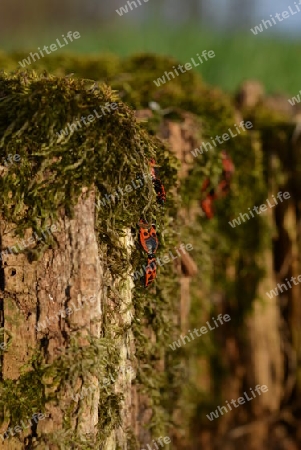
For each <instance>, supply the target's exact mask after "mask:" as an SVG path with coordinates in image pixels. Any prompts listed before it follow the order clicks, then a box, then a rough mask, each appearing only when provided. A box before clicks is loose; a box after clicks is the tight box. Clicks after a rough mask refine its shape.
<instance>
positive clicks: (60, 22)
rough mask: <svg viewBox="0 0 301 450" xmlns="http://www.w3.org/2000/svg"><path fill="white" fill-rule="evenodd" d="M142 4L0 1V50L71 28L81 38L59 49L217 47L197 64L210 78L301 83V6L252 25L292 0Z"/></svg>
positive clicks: (223, 82) (188, 54)
mask: <svg viewBox="0 0 301 450" xmlns="http://www.w3.org/2000/svg"><path fill="white" fill-rule="evenodd" d="M140 3H141V5H140V6H139V3H138V2H137V0H136V4H137V7H135V6H134V5H132V10H131V9H130V8H129V6H127V7H128V13H126V14H123V15H122V16H120V15H119V14H118V13H117V12H116V10H117V9H120V8H121V7H123V6H124V5H127V2H126V1H125V0H111V1H110V2H106V1H105V0H73V1H71V0H52V1H51V2H47V0H46V2H45V3H43V2H40V1H39V0H27V1H26V2H24V1H23V0H1V6H0V49H3V50H5V51H12V50H25V51H28V53H29V51H36V50H37V48H38V47H41V48H42V47H43V46H44V45H50V44H51V43H54V42H55V41H56V39H59V38H61V37H62V34H65V35H66V33H67V32H68V31H69V30H71V31H79V33H80V34H81V38H80V39H79V40H77V41H74V42H73V43H70V44H69V45H68V46H66V47H65V48H64V49H62V50H60V51H61V52H64V51H65V52H72V53H74V52H78V53H85V54H95V53H102V52H113V53H116V54H118V55H121V56H125V55H129V54H133V53H140V52H153V53H159V54H165V55H170V56H174V57H176V58H177V59H178V60H179V61H181V62H182V63H185V62H188V61H190V59H191V58H193V57H195V56H196V54H197V53H200V52H202V51H203V50H208V51H209V50H214V51H215V54H216V57H215V58H214V59H212V60H210V61H209V62H207V63H205V64H203V65H200V66H199V67H198V68H197V70H199V71H200V72H201V73H202V75H203V77H204V79H205V80H206V81H207V82H208V83H209V84H214V85H219V86H221V87H222V88H223V89H225V90H227V91H233V90H235V89H236V88H237V86H238V85H239V84H240V83H241V82H242V81H243V80H245V79H254V78H255V79H258V80H259V81H262V82H263V83H264V85H265V87H266V89H267V91H268V92H274V93H275V92H276V93H284V94H289V95H290V96H291V95H296V94H297V93H298V92H299V90H300V89H301V76H300V75H301V42H300V35H301V13H299V14H295V15H294V16H291V17H289V18H288V19H287V20H286V21H282V22H281V23H277V24H276V25H273V27H271V28H268V29H267V30H264V31H263V32H262V33H260V34H258V35H257V36H255V35H253V33H252V32H251V31H250V28H251V27H252V28H254V27H255V26H256V25H258V24H259V23H260V22H261V21H262V20H263V19H264V20H267V19H269V18H270V17H269V16H270V14H273V15H275V14H276V13H277V12H278V13H282V11H284V10H285V9H287V8H288V5H290V3H289V2H285V3H286V4H283V2H282V1H281V0H274V1H271V0H264V1H263V2H262V1H259V0H253V2H250V1H249V0H248V1H247V0H215V1H214V2H212V3H210V5H209V4H208V2H207V3H205V1H204V0H203V1H202V0H185V2H183V1H179V0H148V2H147V3H144V0H140ZM293 3H294V2H291V7H293V8H294V4H293ZM55 53H56V54H58V53H59V51H57V52H55ZM46 57H47V56H46Z"/></svg>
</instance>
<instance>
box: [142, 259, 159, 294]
mask: <svg viewBox="0 0 301 450" xmlns="http://www.w3.org/2000/svg"><path fill="white" fill-rule="evenodd" d="M156 276H157V266H156V258H154V257H152V258H151V257H148V258H147V266H146V270H145V277H144V287H146V288H147V287H148V286H149V285H150V284H152V282H153V281H154V280H155V278H156Z"/></svg>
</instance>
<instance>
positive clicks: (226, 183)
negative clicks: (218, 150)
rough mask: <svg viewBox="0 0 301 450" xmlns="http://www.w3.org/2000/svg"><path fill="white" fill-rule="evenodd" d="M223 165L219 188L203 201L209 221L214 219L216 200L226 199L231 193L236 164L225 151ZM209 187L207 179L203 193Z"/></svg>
mask: <svg viewBox="0 0 301 450" xmlns="http://www.w3.org/2000/svg"><path fill="white" fill-rule="evenodd" d="M222 165H223V173H222V178H221V180H220V182H219V183H218V186H217V187H216V189H211V190H210V191H209V192H208V193H207V194H206V196H205V198H203V200H201V207H202V210H203V211H204V213H205V214H206V217H207V218H208V219H212V217H214V209H213V202H214V200H216V199H217V198H220V197H224V196H225V195H227V194H228V193H229V191H230V182H231V179H232V175H233V173H234V164H233V162H232V159H231V158H230V156H229V155H228V154H227V152H226V151H225V150H223V151H222ZM209 185H210V179H209V178H207V179H206V180H205V181H204V183H203V186H202V193H204V192H206V190H207V188H208V187H209Z"/></svg>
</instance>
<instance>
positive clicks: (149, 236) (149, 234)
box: [139, 219, 159, 256]
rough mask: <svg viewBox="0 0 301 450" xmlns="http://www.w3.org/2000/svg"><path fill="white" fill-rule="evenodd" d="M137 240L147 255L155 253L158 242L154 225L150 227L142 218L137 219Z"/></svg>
mask: <svg viewBox="0 0 301 450" xmlns="http://www.w3.org/2000/svg"><path fill="white" fill-rule="evenodd" d="M139 227H140V230H139V240H140V244H141V246H142V248H143V250H145V251H146V253H147V254H148V255H149V256H152V255H154V254H155V253H156V251H157V248H158V245H159V242H158V237H157V232H156V225H154V224H152V225H151V227H149V225H148V224H147V223H146V222H145V221H144V220H143V219H140V221H139Z"/></svg>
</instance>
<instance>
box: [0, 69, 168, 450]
mask: <svg viewBox="0 0 301 450" xmlns="http://www.w3.org/2000/svg"><path fill="white" fill-rule="evenodd" d="M0 92H1V101H0V138H1V141H0V153H1V158H4V159H5V160H7V161H6V163H4V165H3V166H1V175H2V176H1V178H0V184H1V192H2V202H1V206H0V214H1V218H2V221H1V251H2V261H1V273H2V276H1V300H2V305H3V306H2V329H3V334H2V336H3V339H4V351H2V357H1V361H2V363H1V367H2V380H1V384H0V390H1V408H0V409H1V418H2V428H1V432H2V434H3V433H5V432H6V433H7V434H6V438H5V439H3V443H0V446H2V447H1V448H4V449H8V448H13V446H14V448H16V449H23V448H41V449H42V448H49V449H50V448H51V449H56V448H58V449H70V448H74V449H75V448H76V449H79V448H81V449H86V448H87V449H88V448H91V449H92V448H103V449H104V450H113V449H115V448H116V449H117V448H120V449H131V450H132V448H134V447H135V445H136V444H135V436H134V434H135V433H134V432H135V430H134V427H133V421H132V420H131V419H130V417H129V413H130V410H131V408H132V407H133V405H132V399H131V389H130V386H131V385H132V384H133V379H134V378H135V376H136V373H137V372H138V373H139V376H138V381H139V378H140V379H143V378H144V377H145V376H146V375H145V374H144V371H145V369H144V368H143V358H142V355H143V354H144V351H145V348H146V346H145V342H144V339H143V336H142V335H141V339H140V340H136V342H135V345H134V344H133V335H132V331H131V328H134V329H135V332H136V333H139V328H141V326H142V322H143V327H145V326H146V327H147V326H149V324H152V323H153V320H154V317H153V312H154V311H156V316H157V318H156V320H157V321H158V320H160V321H161V320H163V322H160V326H159V327H158V328H157V325H159V323H158V324H157V325H155V324H154V325H155V329H156V328H157V332H159V333H160V334H161V335H162V326H163V323H166V324H167V323H168V315H167V313H168V311H169V309H171V304H170V302H169V301H168V296H167V293H168V291H170V289H172V286H173V282H171V283H170V286H168V285H167V287H166V286H164V287H163V286H162V287H160V285H158V287H157V289H159V293H158V295H157V297H156V305H155V304H152V302H150V303H148V298H149V297H147V295H145V293H144V291H143V290H141V288H138V291H137V292H138V298H137V300H135V302H134V306H135V308H136V314H135V320H134V323H132V322H133V301H132V294H131V289H132V284H133V282H132V279H131V276H130V275H131V273H132V272H133V271H134V270H136V269H137V268H138V267H139V266H142V263H143V262H144V261H145V256H144V255H143V254H142V252H140V251H138V250H137V249H135V246H133V237H132V235H131V230H136V228H137V227H136V224H137V222H138V220H139V218H140V217H141V216H142V217H144V218H145V219H147V220H149V221H151V220H156V217H157V219H158V220H159V215H158V214H160V223H158V232H159V233H160V232H161V225H160V224H163V223H164V222H165V221H167V219H166V218H165V216H164V214H163V215H162V211H160V209H159V208H158V206H157V204H156V197H155V193H154V191H153V188H152V184H151V180H150V177H149V176H148V174H149V164H148V161H149V158H150V157H155V158H156V159H157V160H158V161H168V158H169V152H168V149H167V148H166V147H165V146H164V145H163V144H162V143H161V142H160V141H158V140H157V139H155V138H153V137H151V136H149V135H148V133H147V132H146V131H145V130H143V129H142V128H141V126H140V125H139V124H138V123H137V121H136V119H135V115H134V113H133V112H132V111H131V109H130V108H129V107H127V106H126V105H124V104H123V103H121V102H120V100H118V98H117V97H116V95H115V94H114V93H113V92H112V91H111V90H110V89H109V88H108V87H106V86H102V87H96V86H95V85H93V83H92V84H91V83H90V82H88V81H85V80H73V79H70V78H68V79H63V78H62V79H58V78H55V77H53V76H48V75H46V74H44V75H43V76H37V75H36V74H34V73H32V72H28V73H22V74H15V75H12V76H7V75H5V74H3V75H2V76H1V77H0ZM113 103H115V106H117V108H114V109H113V110H111V111H110V112H107V113H106V114H105V115H103V116H102V117H101V118H99V117H97V118H96V119H95V120H94V122H93V123H89V124H87V125H86V126H85V127H84V126H82V127H81V128H80V129H79V127H78V129H76V130H75V129H70V127H69V125H72V124H73V123H75V122H76V121H78V120H79V118H80V117H82V116H85V117H87V116H89V115H90V114H95V116H97V114H96V113H95V111H96V110H97V111H98V112H99V110H100V108H101V107H105V106H107V105H108V104H113ZM66 127H67V128H66ZM68 127H69V128H68ZM65 128H66V130H68V132H66V133H65V135H64V136H63V134H62V133H61V130H63V129H65ZM9 155H13V156H14V155H18V157H19V158H18V160H16V161H14V160H13V162H11V163H9V164H7V162H8V159H7V158H10V157H9ZM166 166H168V164H166ZM116 169H117V170H116ZM172 173H173V174H174V173H175V171H172V170H171V176H170V177H169V179H168V180H167V182H166V183H165V186H166V189H167V191H169V190H170V187H171V186H172V184H173V183H174V180H173V175H172ZM143 174H147V176H146V177H145V181H144V183H143V186H142V187H141V189H132V191H131V195H126V194H124V195H123V196H120V198H119V197H118V198H117V199H116V196H115V199H113V198H112V197H109V195H113V196H114V193H116V191H117V189H118V186H120V187H125V186H127V185H130V184H131V181H132V180H133V181H134V180H137V177H139V178H140V179H143ZM104 198H106V199H109V200H110V199H111V201H108V202H107V204H105V205H104V204H103V203H102V201H103V199H104ZM169 199H170V200H169V204H170V206H171V205H172V201H171V195H170V194H169ZM167 210H168V207H167V208H166V209H165V211H167ZM165 214H166V213H165ZM51 226H52V229H51ZM47 227H48V228H47ZM49 229H50V232H49V231H48V232H47V230H49ZM165 230H168V225H166V227H165ZM43 232H44V234H42V233H43ZM25 238H26V242H25V241H24V239H25ZM166 242H167V243H168V242H169V238H168V239H167V240H166ZM162 248H163V249H164V240H163V242H162ZM167 284H168V283H167ZM155 290H156V288H155ZM139 292H140V294H139ZM149 295H150V296H151V295H152V296H154V290H152V294H149ZM139 296H140V297H139ZM175 298H176V297H174V299H175ZM160 302H162V303H160ZM146 305H147V309H145V307H146ZM161 310H162V312H160V311H161ZM166 333H168V334H170V333H171V327H170V326H168V327H166V329H165V330H164V333H163V334H166ZM155 334H156V333H155ZM6 342H7V343H8V345H7V346H6ZM142 342H143V344H144V347H142ZM161 342H162V340H161V341H160V342H157V343H156V346H158V347H157V348H159V346H160V345H161ZM135 347H136V348H135ZM17 348H18V351H16V349H17ZM152 353H153V354H154V355H155V352H154V350H152ZM162 356H163V354H162V348H161V351H160V358H162ZM136 357H137V358H138V363H137V362H135V361H136ZM148 357H149V356H148ZM137 364H138V365H137ZM171 367H172V364H171ZM149 368H152V364H151V365H150V366H149ZM147 370H148V369H147ZM153 370H155V366H154V367H153ZM143 374H144V375H143ZM168 374H169V372H168V371H167V372H166V376H168ZM161 378H162V375H161ZM154 381H155V379H153V380H152V384H151V385H150V386H149V390H147V392H146V395H147V397H148V398H149V399H151V396H150V392H155V389H158V388H159V389H160V384H161V383H162V381H163V380H162V379H158V383H159V384H158V385H157V386H156V387H155V386H154V385H153V383H154ZM144 385H147V383H144ZM162 392H163V391H162ZM142 394H143V392H142ZM142 394H141V395H142ZM143 395H145V393H144V394H143ZM165 395H166V394H165ZM149 402H150V410H151V416H150V417H148V419H147V423H148V424H149V423H152V428H151V434H150V435H149V436H147V439H146V440H147V441H149V442H150V439H151V438H156V437H158V436H160V434H157V433H159V432H160V431H161V433H165V435H167V434H168V433H167V431H166V429H165V424H166V423H168V421H169V419H168V414H169V411H168V398H167V397H166V398H165V399H164V400H160V401H159V402H158V401H154V400H152V401H150V400H149ZM34 413H44V414H46V415H47V417H46V418H43V420H38V421H37V423H35V422H34V421H33V423H32V424H30V427H27V429H26V430H25V431H24V432H22V433H21V431H22V430H20V428H19V429H18V430H17V429H16V428H15V427H16V426H18V425H19V424H20V423H21V421H22V420H23V421H24V422H25V421H27V423H26V422H25V425H28V423H29V420H30V418H31V417H32V415H33V414H34ZM163 416H165V417H164V420H163V421H162V418H163ZM134 420H136V417H135V418H134ZM7 429H10V431H7ZM13 434H14V435H13ZM137 434H138V435H139V433H137ZM143 443H144V442H143V441H142V444H143Z"/></svg>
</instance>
